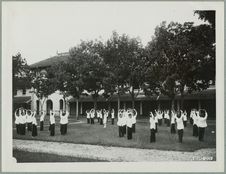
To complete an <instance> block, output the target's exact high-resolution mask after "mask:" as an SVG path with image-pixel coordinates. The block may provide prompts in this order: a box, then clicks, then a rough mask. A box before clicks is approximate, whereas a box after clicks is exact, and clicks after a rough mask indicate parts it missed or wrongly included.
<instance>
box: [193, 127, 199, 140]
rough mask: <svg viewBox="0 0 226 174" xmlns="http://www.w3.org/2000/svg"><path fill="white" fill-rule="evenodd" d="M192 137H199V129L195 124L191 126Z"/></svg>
mask: <svg viewBox="0 0 226 174" xmlns="http://www.w3.org/2000/svg"><path fill="white" fill-rule="evenodd" d="M193 136H194V137H198V136H199V128H198V126H197V125H196V124H194V125H193Z"/></svg>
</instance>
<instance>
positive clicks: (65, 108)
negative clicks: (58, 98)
mask: <svg viewBox="0 0 226 174" xmlns="http://www.w3.org/2000/svg"><path fill="white" fill-rule="evenodd" d="M63 98H64V110H65V111H64V112H66V111H67V103H66V99H65V97H63Z"/></svg>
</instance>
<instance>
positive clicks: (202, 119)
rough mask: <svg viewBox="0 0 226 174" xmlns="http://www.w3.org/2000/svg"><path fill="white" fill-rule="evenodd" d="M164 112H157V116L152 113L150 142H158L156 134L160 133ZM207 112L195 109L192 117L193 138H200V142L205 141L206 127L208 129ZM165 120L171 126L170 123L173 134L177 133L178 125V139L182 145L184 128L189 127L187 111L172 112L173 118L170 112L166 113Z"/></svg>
mask: <svg viewBox="0 0 226 174" xmlns="http://www.w3.org/2000/svg"><path fill="white" fill-rule="evenodd" d="M162 115H163V112H161V111H155V114H153V113H152V112H150V119H149V122H150V132H151V135H150V142H151V143H152V142H155V141H156V132H158V129H157V127H158V125H161V122H162V119H163V116H162ZM207 116H208V114H207V112H206V110H204V109H201V110H199V111H197V110H195V109H193V110H192V111H191V115H190V121H191V124H193V136H196V137H199V141H203V139H204V132H205V127H207V123H206V121H207ZM164 119H165V122H166V124H167V126H169V122H170V126H171V128H170V132H171V134H175V133H176V125H177V132H178V139H179V142H180V143H182V140H183V131H184V127H186V126H187V113H186V111H184V112H183V111H182V110H180V111H174V110H173V111H171V118H170V116H169V111H164Z"/></svg>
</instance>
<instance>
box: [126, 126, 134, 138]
mask: <svg viewBox="0 0 226 174" xmlns="http://www.w3.org/2000/svg"><path fill="white" fill-rule="evenodd" d="M132 138H133V137H132V128H130V127H127V139H128V140H131V139H132Z"/></svg>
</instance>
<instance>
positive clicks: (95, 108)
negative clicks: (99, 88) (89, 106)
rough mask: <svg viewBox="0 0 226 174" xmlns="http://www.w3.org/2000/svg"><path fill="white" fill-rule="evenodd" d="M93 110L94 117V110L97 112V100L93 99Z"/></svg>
mask: <svg viewBox="0 0 226 174" xmlns="http://www.w3.org/2000/svg"><path fill="white" fill-rule="evenodd" d="M94 110H95V116H96V110H97V98H96V97H95V98H94Z"/></svg>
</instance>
